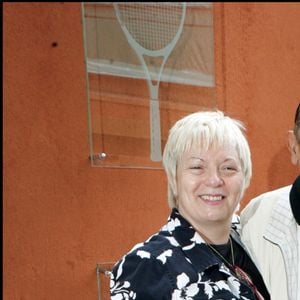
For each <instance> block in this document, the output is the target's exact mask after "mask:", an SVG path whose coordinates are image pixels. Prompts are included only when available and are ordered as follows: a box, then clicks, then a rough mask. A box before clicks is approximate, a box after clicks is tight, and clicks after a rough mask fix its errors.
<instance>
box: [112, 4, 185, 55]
mask: <svg viewBox="0 0 300 300" xmlns="http://www.w3.org/2000/svg"><path fill="white" fill-rule="evenodd" d="M118 9H119V15H120V18H121V20H122V22H123V25H125V26H126V28H127V30H128V31H129V32H130V34H131V35H132V36H133V38H134V39H135V40H136V42H138V43H139V44H140V45H141V46H142V47H144V48H145V49H148V50H153V51H155V50H160V49H163V48H165V47H166V46H167V45H168V44H169V43H170V42H171V41H172V40H173V38H174V36H175V35H176V33H177V31H178V28H179V26H180V23H181V19H182V14H183V6H182V4H181V3H176V2H175V3H170V2H168V3H163V4H162V3H151V4H146V3H119V4H118Z"/></svg>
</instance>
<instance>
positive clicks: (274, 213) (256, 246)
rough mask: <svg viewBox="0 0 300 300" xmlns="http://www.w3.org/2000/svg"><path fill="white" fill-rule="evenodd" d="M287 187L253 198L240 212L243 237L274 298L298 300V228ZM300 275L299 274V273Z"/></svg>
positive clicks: (299, 295)
mask: <svg viewBox="0 0 300 300" xmlns="http://www.w3.org/2000/svg"><path fill="white" fill-rule="evenodd" d="M290 189H291V186H286V187H283V188H280V189H278V190H274V191H271V192H268V193H265V194H262V195H260V196H258V197H256V198H254V199H253V200H252V201H250V203H249V204H248V205H247V206H246V207H245V208H244V210H243V211H242V212H241V215H240V218H241V237H242V241H243V242H244V244H245V246H246V248H247V249H248V251H249V252H250V255H251V256H252V258H253V260H254V262H255V263H256V264H257V266H258V268H259V270H260V271H261V274H262V276H263V278H264V281H265V284H266V286H267V288H268V289H269V292H270V294H271V299H272V300H296V299H297V300H299V297H300V291H299V293H298V298H297V290H298V288H297V273H298V269H299V259H298V253H297V252H298V242H297V227H299V226H298V225H297V223H296V221H295V219H294V217H293V215H292V212H291V208H290V202H289V192H290ZM299 276H300V274H299Z"/></svg>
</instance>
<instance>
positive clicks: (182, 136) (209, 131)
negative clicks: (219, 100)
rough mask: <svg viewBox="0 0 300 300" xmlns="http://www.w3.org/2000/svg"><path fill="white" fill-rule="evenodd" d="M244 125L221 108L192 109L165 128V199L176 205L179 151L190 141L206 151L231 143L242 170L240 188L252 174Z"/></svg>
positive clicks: (184, 149)
mask: <svg viewBox="0 0 300 300" xmlns="http://www.w3.org/2000/svg"><path fill="white" fill-rule="evenodd" d="M244 132H245V127H244V125H243V123H242V122H241V121H239V120H236V119H233V118H230V117H229V116H226V115H224V113H223V112H222V111H218V110H217V111H200V112H195V113H192V114H190V115H187V116H185V117H184V118H182V119H180V120H178V121H177V122H176V123H175V124H174V126H173V127H172V128H171V129H170V131H169V137H168V140H167V143H166V145H165V148H164V153H163V166H164V168H165V171H166V174H167V178H168V203H169V206H170V208H173V207H176V195H175V190H176V175H177V167H178V163H179V161H180V160H181V157H182V155H183V154H184V153H185V152H186V151H189V150H190V149H191V147H192V145H194V144H197V145H199V147H200V149H201V150H203V151H207V150H208V149H209V148H210V147H213V146H217V147H219V146H224V145H232V146H234V147H235V148H236V150H237V153H238V156H239V159H240V161H241V167H242V172H243V174H244V183H243V186H242V193H241V195H243V192H244V190H245V189H246V188H247V187H248V186H249V183H250V179H251V176H252V162H251V153H250V149H249V145H248V142H247V139H246V137H245V135H244Z"/></svg>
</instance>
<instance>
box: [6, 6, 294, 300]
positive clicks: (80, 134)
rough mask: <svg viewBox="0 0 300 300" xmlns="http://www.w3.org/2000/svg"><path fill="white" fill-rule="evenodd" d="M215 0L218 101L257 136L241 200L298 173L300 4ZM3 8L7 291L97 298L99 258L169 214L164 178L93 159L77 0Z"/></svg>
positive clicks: (112, 255)
mask: <svg viewBox="0 0 300 300" xmlns="http://www.w3.org/2000/svg"><path fill="white" fill-rule="evenodd" d="M215 5H216V10H215V22H216V23H215V28H216V36H215V38H216V70H217V92H218V94H217V97H218V103H219V107H220V108H223V109H225V110H226V111H227V112H228V113H230V114H231V115H233V116H235V117H237V118H240V119H242V120H244V122H245V123H246V125H247V127H248V137H249V142H250V144H251V147H252V154H253V164H254V170H253V171H254V174H253V181H252V185H251V187H250V188H249V190H248V192H247V194H246V196H245V199H244V202H243V205H244V204H245V203H246V202H247V201H248V200H249V199H250V198H251V197H252V196H254V195H256V194H258V193H260V192H263V191H266V190H268V189H271V188H275V187H277V186H281V185H284V184H287V183H289V182H290V181H291V180H292V178H293V177H294V176H295V175H296V170H295V168H293V167H292V166H291V165H290V161H289V154H288V151H287V149H286V131H287V130H288V129H289V128H290V127H291V126H292V119H293V116H294V110H295V107H296V104H297V103H298V101H299V99H300V89H299V82H300V72H299V70H300V52H299V49H300V5H299V4H298V3H222V4H215ZM3 8H4V10H3V17H4V18H3V25H4V30H3V34H4V38H3V50H4V54H3V58H4V59H3V62H4V71H3V74H4V82H3V85H4V95H3V96H4V97H3V108H4V114H3V116H4V121H3V124H4V131H3V132H4V135H3V137H4V148H3V150H4V169H3V170H4V172H3V174H4V178H3V182H4V201H3V208H4V212H3V217H4V222H3V233H4V239H3V241H4V245H3V250H4V255H3V258H4V268H3V273H4V280H3V286H4V291H3V295H4V299H9V300H29V299H30V300H35V299H36V300H40V299H45V300H50V299H51V300H52V299H64V300H65V299H72V300H75V299H78V300H79V299H80V300H82V299H87V300H88V299H97V298H96V297H97V282H96V272H95V268H96V263H97V262H100V263H101V262H109V261H115V260H116V259H118V258H119V257H120V255H121V254H123V253H124V252H125V251H127V250H128V249H129V248H130V247H131V246H132V245H133V244H134V243H136V242H138V241H141V240H143V239H144V238H146V237H147V236H148V235H149V234H151V233H152V232H154V231H156V230H157V229H158V228H159V227H160V226H161V225H162V224H163V223H164V222H165V220H166V217H167V215H168V207H167V204H166V179H165V176H164V173H163V171H161V170H152V171H151V170H143V169H140V170H139V169H109V168H106V169H102V168H92V167H91V166H90V162H89V160H88V155H89V144H88V125H87V124H88V120H87V98H86V91H85V87H86V82H85V73H84V72H85V68H84V53H83V39H82V24H81V6H80V3H68V2H56V3H41V2H28V3H16V2H15V3H13V2H12V3H9V2H5V3H4V4H3ZM103 296H104V295H103ZM103 299H104V298H103ZM106 299H107V298H106Z"/></svg>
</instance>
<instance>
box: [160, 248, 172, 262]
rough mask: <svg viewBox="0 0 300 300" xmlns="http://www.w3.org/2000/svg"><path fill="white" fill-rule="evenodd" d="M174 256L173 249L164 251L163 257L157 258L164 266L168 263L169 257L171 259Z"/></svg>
mask: <svg viewBox="0 0 300 300" xmlns="http://www.w3.org/2000/svg"><path fill="white" fill-rule="evenodd" d="M172 254H173V251H172V250H171V249H169V250H167V251H164V252H163V253H162V254H161V255H159V256H158V257H157V259H158V260H160V261H161V262H162V263H163V264H165V263H166V261H167V257H171V256H172Z"/></svg>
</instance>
